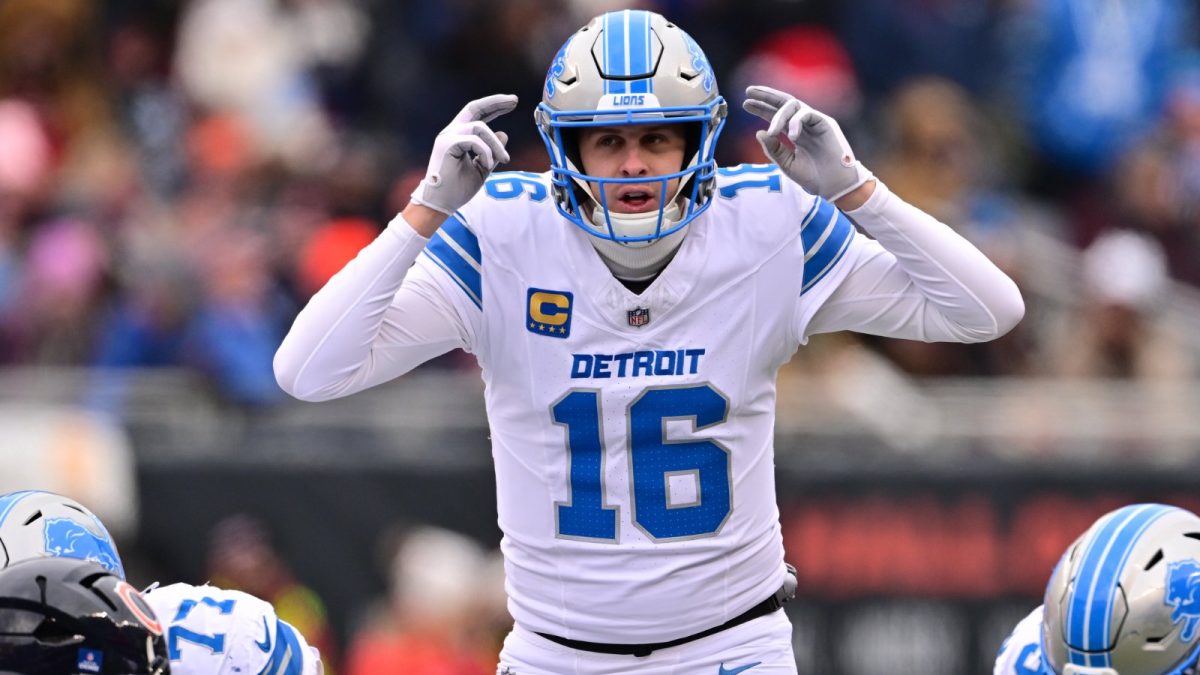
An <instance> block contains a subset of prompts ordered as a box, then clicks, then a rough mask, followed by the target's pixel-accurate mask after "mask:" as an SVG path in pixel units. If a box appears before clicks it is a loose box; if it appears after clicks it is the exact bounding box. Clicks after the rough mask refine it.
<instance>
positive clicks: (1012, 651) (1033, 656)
mask: <svg viewBox="0 0 1200 675" xmlns="http://www.w3.org/2000/svg"><path fill="white" fill-rule="evenodd" d="M1047 672H1050V671H1049V670H1048V669H1043V665H1042V608H1041V607H1040V606H1039V607H1038V608H1037V609H1035V610H1033V612H1031V613H1030V614H1029V616H1027V617H1025V618H1024V619H1021V622H1020V623H1018V624H1017V627H1016V628H1014V629H1013V632H1012V635H1010V636H1008V639H1007V640H1005V641H1004V644H1003V645H1001V647H1000V653H999V654H997V655H996V669H995V671H994V673H995V675H1043V674H1044V673H1047Z"/></svg>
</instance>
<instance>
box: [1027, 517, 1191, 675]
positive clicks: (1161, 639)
mask: <svg viewBox="0 0 1200 675" xmlns="http://www.w3.org/2000/svg"><path fill="white" fill-rule="evenodd" d="M1198 638H1200V518H1198V517H1196V515H1195V514H1193V513H1191V512H1189V511H1185V510H1183V509H1180V508H1176V507H1173V506H1164V505H1162V504H1134V505H1132V506H1126V507H1124V508H1120V509H1117V510H1116V511H1113V512H1111V513H1108V514H1106V515H1105V516H1103V517H1102V518H1100V519H1099V520H1098V521H1096V523H1095V524H1094V525H1092V527H1091V528H1090V529H1089V530H1088V531H1087V532H1085V533H1084V534H1083V536H1082V537H1080V538H1079V539H1078V540H1076V541H1075V543H1074V544H1072V545H1071V546H1070V548H1068V549H1067V552H1066V553H1065V554H1064V555H1063V557H1062V559H1061V560H1060V561H1059V563H1058V566H1057V567H1056V568H1055V570H1054V574H1053V576H1051V578H1050V583H1049V585H1048V586H1047V587H1046V597H1045V615H1044V618H1043V620H1042V653H1043V655H1044V661H1045V663H1046V665H1047V666H1048V668H1050V669H1051V670H1052V671H1053V673H1056V674H1057V675H1182V674H1183V673H1190V672H1191V668H1192V667H1193V666H1194V664H1195V661H1196V658H1197V654H1198V652H1197V647H1200V639H1198Z"/></svg>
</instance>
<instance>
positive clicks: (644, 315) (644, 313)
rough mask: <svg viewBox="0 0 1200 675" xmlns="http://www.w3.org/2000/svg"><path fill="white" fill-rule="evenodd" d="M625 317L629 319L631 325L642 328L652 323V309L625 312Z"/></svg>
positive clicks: (643, 308) (642, 308) (645, 308)
mask: <svg viewBox="0 0 1200 675" xmlns="http://www.w3.org/2000/svg"><path fill="white" fill-rule="evenodd" d="M625 316H626V317H627V318H628V319H629V325H630V326H633V327H634V328H641V327H642V326H645V325H646V324H648V323H650V308H649V307H638V308H637V309H631V310H629V311H628V312H625Z"/></svg>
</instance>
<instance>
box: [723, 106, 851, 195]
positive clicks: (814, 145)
mask: <svg viewBox="0 0 1200 675" xmlns="http://www.w3.org/2000/svg"><path fill="white" fill-rule="evenodd" d="M742 107H743V108H745V109H746V112H748V113H750V114H752V115H757V116H759V117H761V118H763V119H764V120H766V121H768V122H770V125H769V126H768V127H767V129H766V131H759V132H757V133H756V134H755V137H756V138H758V142H759V144H760V145H762V148H763V151H765V152H766V153H767V156H768V157H770V158H771V161H773V162H775V163H776V164H778V165H779V168H780V169H782V170H783V173H785V174H786V175H787V177H788V178H790V179H792V180H793V181H795V182H796V183H797V184H799V185H800V187H802V188H804V189H805V190H807V191H808V192H810V193H812V194H816V195H820V196H822V197H824V198H825V199H828V200H829V201H836V200H837V199H838V198H840V197H843V196H845V195H846V194H849V193H850V192H853V191H854V190H855V189H856V188H858V187H859V186H860V185H862V184H863V183H866V182H867V181H869V180H871V179H872V178H874V175H873V174H872V173H871V172H870V171H868V170H867V167H865V166H863V165H862V162H860V161H858V160H857V159H855V158H854V151H853V150H851V149H850V144H849V143H848V142H847V141H846V136H845V134H843V133H842V128H841V127H839V126H838V123H837V121H836V120H834V119H833V118H832V117H830V116H829V115H826V114H824V113H822V112H818V111H816V110H814V109H813V108H811V107H809V105H808V104H806V103H804V102H803V101H800V100H799V99H797V98H796V97H795V96H792V95H791V94H785V93H783V92H782V91H778V90H775V89H771V88H770V87H760V86H757V85H755V86H751V87H747V88H746V102H745V103H743V104H742ZM783 137H786V138H787V139H788V140H789V141H791V142H790V143H785V142H784V141H783Z"/></svg>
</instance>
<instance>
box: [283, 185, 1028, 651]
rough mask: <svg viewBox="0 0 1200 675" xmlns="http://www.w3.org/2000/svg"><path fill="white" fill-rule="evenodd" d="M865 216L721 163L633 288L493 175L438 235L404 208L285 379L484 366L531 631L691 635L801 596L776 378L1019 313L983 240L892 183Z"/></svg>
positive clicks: (596, 637) (339, 289)
mask: <svg viewBox="0 0 1200 675" xmlns="http://www.w3.org/2000/svg"><path fill="white" fill-rule="evenodd" d="M854 216H855V217H856V218H857V219H858V224H859V225H860V226H862V227H863V228H864V229H866V231H867V232H869V233H870V234H871V235H872V237H874V239H871V238H868V237H866V236H862V235H859V234H857V233H856V231H855V228H854V225H853V224H851V222H850V221H849V219H848V218H847V217H846V216H845V215H843V214H841V213H840V212H839V211H838V210H837V209H835V208H834V207H833V206H832V205H831V204H829V203H828V202H826V201H824V200H821V199H818V198H816V197H813V196H812V195H809V194H807V193H806V192H804V190H802V189H801V188H800V187H798V186H796V185H795V184H793V183H792V182H791V181H790V180H788V179H787V178H785V177H784V176H783V175H782V174H781V173H780V172H779V170H778V168H777V167H775V166H771V165H743V166H738V167H732V168H727V169H719V170H718V179H717V185H716V194H715V196H714V199H713V203H712V204H711V206H710V207H709V208H708V210H707V211H705V212H704V213H703V214H701V215H700V217H698V218H697V219H696V220H694V221H693V222H692V223H691V224H690V225H689V226H688V230H687V235H686V236H685V237H684V238H683V241H682V243H681V244H680V246H679V249H678V251H677V253H676V254H675V256H674V258H673V259H672V260H671V262H670V263H669V264H668V265H667V266H666V268H665V269H664V270H663V271H662V273H661V274H660V275H659V276H658V277H657V278H656V279H655V280H654V282H653V283H652V284H650V286H649V287H648V288H646V289H645V290H644V291H643V292H642V293H641V294H635V293H632V292H630V291H629V290H628V289H627V288H626V287H625V286H624V285H622V284H621V282H620V281H618V280H617V279H616V278H615V277H614V276H613V274H612V272H611V271H610V270H609V269H608V268H607V267H606V266H605V264H604V262H603V260H602V259H601V257H600V256H599V255H598V254H597V252H596V250H595V248H594V247H593V242H592V239H591V236H590V235H589V234H587V233H586V232H584V231H583V230H581V229H580V228H578V227H576V226H574V225H572V224H570V223H569V222H567V220H566V219H564V218H563V217H562V215H561V214H559V213H558V211H557V209H556V207H555V205H554V201H553V199H552V197H551V194H550V185H549V178H548V176H547V175H546V174H531V173H517V172H512V173H500V174H495V175H494V176H492V177H491V178H490V179H488V181H487V182H486V184H485V186H484V189H482V190H481V191H480V192H479V194H478V195H476V197H475V198H474V199H473V200H472V201H471V202H470V203H468V204H467V205H466V206H465V207H464V208H463V209H462V210H461V212H459V213H458V214H457V215H456V216H455V217H452V218H450V219H448V220H447V221H446V222H445V223H444V224H443V225H442V226H441V228H440V229H439V230H438V231H437V232H436V233H435V234H434V235H433V237H432V239H430V240H428V241H426V240H423V239H422V238H421V237H419V236H417V234H416V232H415V231H414V230H413V228H411V227H409V226H408V224H407V223H406V222H405V221H404V219H403V218H402V217H398V218H397V219H396V220H394V221H393V222H392V224H391V225H390V226H389V227H388V229H387V230H386V231H385V232H384V233H382V234H381V235H380V236H379V237H378V238H377V239H376V240H375V241H374V242H372V243H371V245H369V246H368V247H366V248H365V249H363V251H361V252H360V253H359V255H358V256H357V257H356V258H355V259H354V260H353V261H352V262H351V263H349V264H348V265H347V266H346V267H345V268H344V269H343V270H342V271H341V272H339V273H338V274H336V275H334V277H333V278H332V279H330V281H329V283H327V284H326V286H325V287H324V288H322V289H321V291H320V292H318V293H317V294H316V295H314V296H313V298H312V299H311V300H310V301H309V303H308V305H307V306H306V307H305V309H304V310H303V311H302V312H301V313H300V315H299V316H297V318H296V322H295V324H294V325H293V327H292V330H291V331H290V332H289V333H288V336H287V337H286V338H285V339H284V341H283V344H282V345H281V346H280V348H279V351H278V353H277V354H276V356H275V364H274V366H275V373H276V377H277V379H278V380H279V383H280V386H281V387H283V388H284V390H285V391H287V392H288V393H290V394H292V395H293V396H296V397H297V398H302V399H304V400H309V401H319V400H327V399H331V398H337V397H340V396H347V395H349V394H353V393H354V392H356V391H361V390H362V389H365V388H367V387H371V386H374V385H376V384H379V383H381V382H386V381H388V380H390V379H392V378H395V377H399V376H401V375H403V374H404V373H406V372H408V371H409V370H411V369H412V368H413V367H415V366H416V365H417V364H419V363H421V362H423V361H425V360H427V359H429V358H431V357H433V356H435V355H437V354H440V353H443V352H445V351H448V350H450V349H453V348H455V347H462V348H464V349H466V350H468V351H470V352H472V353H474V354H475V355H476V357H477V358H478V360H479V363H480V365H481V367H482V370H483V378H484V382H485V398H486V407H487V414H488V421H489V425H490V431H491V441H492V453H493V457H494V461H495V467H496V486H497V509H498V512H499V523H500V527H501V529H502V530H503V532H504V538H503V540H502V542H501V548H502V549H503V552H504V558H505V571H506V574H507V581H506V589H507V591H508V595H509V610H510V612H511V613H512V615H513V617H514V618H515V619H516V621H517V622H518V623H519V624H520V625H521V626H523V627H524V628H526V629H528V630H531V631H536V632H542V633H551V634H555V635H559V636H562V637H567V638H572V639H579V640H587V641H592V642H606V643H650V642H660V641H666V640H672V639H675V638H679V637H683V636H687V635H691V634H694V633H697V632H699V631H702V630H706V629H708V628H712V627H715V626H719V625H721V624H722V623H724V622H725V621H727V620H729V619H731V618H733V617H736V616H737V615H739V614H741V613H742V612H743V611H745V610H746V609H748V608H750V607H751V606H753V605H755V604H757V603H758V602H760V601H762V600H763V599H765V598H767V597H768V596H770V595H771V594H772V593H774V592H775V591H776V590H777V589H778V588H779V587H780V585H781V583H782V582H783V578H784V575H785V569H784V564H783V544H782V539H781V536H780V527H779V514H778V507H777V506H776V503H775V484H774V468H775V467H774V457H773V448H772V441H773V433H774V421H775V397H776V391H775V376H776V372H777V371H778V369H779V367H780V366H781V365H782V364H784V363H785V362H786V361H787V360H788V359H789V358H790V357H791V355H792V354H793V352H794V351H795V350H796V348H797V346H798V345H799V344H801V343H802V342H804V341H805V340H806V339H807V336H808V335H811V334H815V333H820V332H831V331H837V330H856V331H860V332H869V333H874V334H879V335H888V336H893V337H904V338H909V339H918V340H955V341H960V342H975V341H981V340H990V339H993V338H995V337H997V336H998V335H1001V334H1003V333H1004V332H1006V331H1007V330H1008V329H1009V328H1011V327H1012V326H1013V325H1014V324H1015V323H1016V322H1017V321H1018V320H1019V319H1020V317H1021V314H1022V313H1023V311H1024V305H1023V303H1022V301H1021V297H1020V292H1019V291H1018V290H1017V288H1016V286H1015V285H1014V284H1013V283H1012V281H1011V280H1010V279H1009V278H1008V277H1007V276H1005V275H1004V274H1003V273H1002V272H1001V271H1000V270H999V269H997V268H996V267H995V265H993V264H992V263H991V262H990V261H989V260H988V259H987V258H986V257H985V256H984V255H983V254H982V253H980V252H979V250H978V249H976V248H975V247H973V246H972V245H971V244H970V243H969V242H967V241H966V240H964V239H962V237H960V236H958V235H957V234H955V233H954V231H953V230H951V229H950V228H949V227H947V226H946V225H944V224H942V223H939V222H937V220H936V219H934V218H932V217H930V216H929V215H928V214H925V213H923V212H921V211H920V210H918V209H916V208H914V207H912V206H911V205H908V204H905V203H904V202H903V201H902V200H900V199H899V198H898V197H895V196H894V195H892V194H891V193H890V191H888V190H887V188H886V186H885V185H883V184H882V183H880V184H878V185H877V186H876V188H875V192H874V194H873V195H872V196H871V197H870V199H868V200H867V202H866V204H864V205H863V206H861V207H860V208H858V209H855V211H854ZM414 260H415V264H414Z"/></svg>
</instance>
